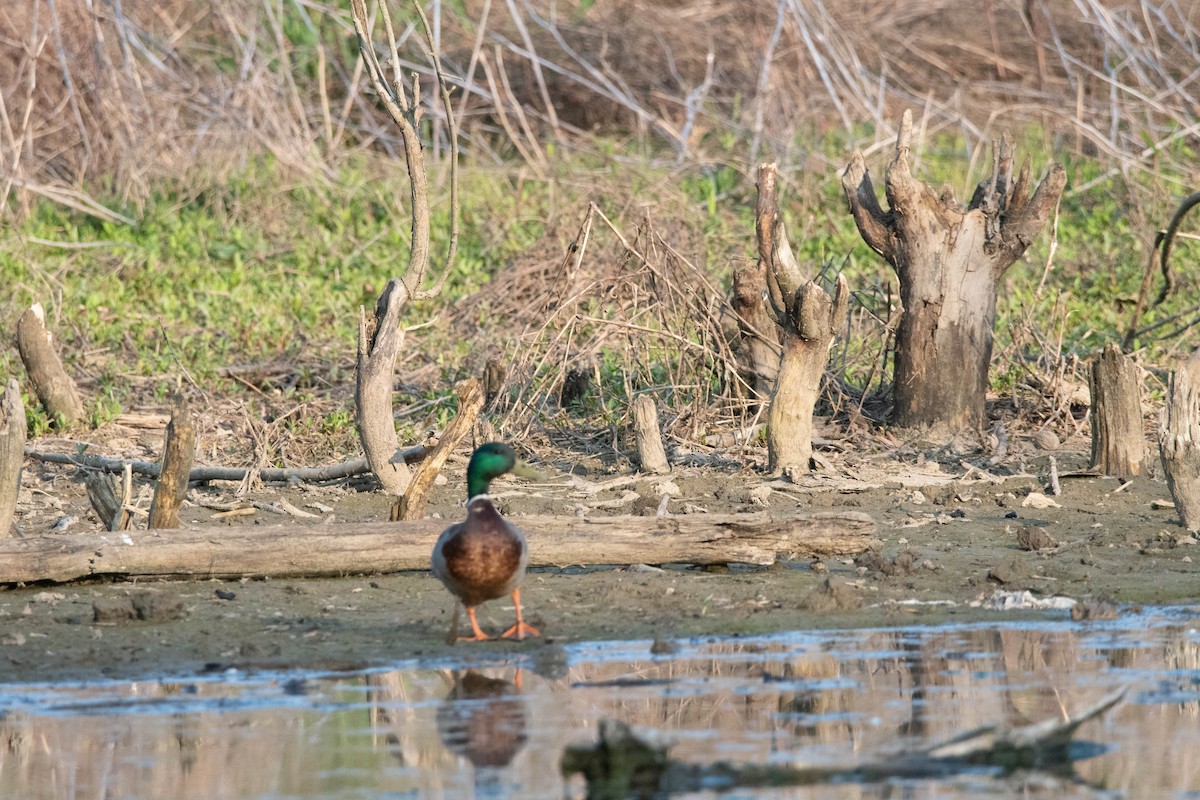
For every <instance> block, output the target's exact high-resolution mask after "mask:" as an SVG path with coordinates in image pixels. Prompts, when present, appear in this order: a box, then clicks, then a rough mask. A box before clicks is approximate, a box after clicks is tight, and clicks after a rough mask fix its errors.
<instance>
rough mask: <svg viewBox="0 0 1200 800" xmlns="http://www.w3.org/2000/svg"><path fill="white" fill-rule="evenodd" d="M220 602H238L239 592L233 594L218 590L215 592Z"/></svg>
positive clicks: (225, 590)
mask: <svg viewBox="0 0 1200 800" xmlns="http://www.w3.org/2000/svg"><path fill="white" fill-rule="evenodd" d="M213 594H215V595H216V596H217V599H218V600H237V592H231V591H229V590H228V589H217V590H216V591H214V592H213Z"/></svg>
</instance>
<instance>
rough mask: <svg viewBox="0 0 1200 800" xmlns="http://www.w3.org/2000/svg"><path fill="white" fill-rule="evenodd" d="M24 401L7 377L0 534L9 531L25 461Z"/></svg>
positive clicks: (1, 427) (0, 403) (0, 409)
mask: <svg viewBox="0 0 1200 800" xmlns="http://www.w3.org/2000/svg"><path fill="white" fill-rule="evenodd" d="M25 426H26V422H25V405H24V404H23V403H22V402H21V387H20V386H19V385H18V384H17V382H16V380H14V379H13V378H9V379H8V385H7V386H6V387H5V388H4V396H3V397H2V398H0V538H4V537H5V536H10V535H11V534H12V523H13V518H14V517H15V516H16V513H17V497H18V495H19V494H20V492H21V466H22V464H24V462H25Z"/></svg>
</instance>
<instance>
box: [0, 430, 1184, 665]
mask: <svg viewBox="0 0 1200 800" xmlns="http://www.w3.org/2000/svg"><path fill="white" fill-rule="evenodd" d="M1085 447H1086V442H1084V441H1081V440H1080V441H1071V442H1068V443H1067V444H1066V445H1064V446H1063V447H1062V448H1061V449H1057V448H1056V449H1055V450H1054V451H1053V452H1048V451H1044V450H1039V449H1037V448H1036V447H1034V446H1033V445H1032V444H1030V445H1028V446H1026V447H1024V449H1021V448H1016V452H1014V453H1012V454H1010V455H1009V456H1007V457H1006V458H1004V459H1001V460H998V461H997V460H994V459H992V460H989V459H988V458H987V457H986V456H985V455H983V454H981V453H978V452H966V453H964V454H962V455H958V454H955V453H954V452H953V451H952V450H951V449H945V448H944V449H942V450H940V451H937V452H932V453H931V456H932V457H927V456H926V454H924V453H922V452H920V451H919V449H909V450H897V451H894V452H891V453H883V454H876V455H873V456H869V457H868V456H856V455H853V454H851V453H850V452H845V453H843V452H838V451H837V450H836V448H835V449H833V450H826V451H824V452H822V454H821V455H822V457H823V458H824V460H825V461H826V464H825V468H824V469H822V470H821V471H819V472H817V473H814V474H813V475H812V476H811V477H808V478H804V479H802V480H800V481H799V482H797V483H792V482H788V481H781V480H770V479H768V478H765V477H764V476H763V475H762V474H759V473H756V472H755V471H753V470H752V469H747V468H746V467H744V466H741V465H739V464H738V463H737V461H736V460H733V459H732V458H725V457H713V456H711V455H710V456H707V457H706V458H707V463H706V464H704V463H699V462H701V461H703V460H704V459H691V460H692V461H694V462H697V465H695V466H688V465H682V466H677V467H676V468H675V470H674V472H673V473H672V474H671V475H669V476H666V477H661V478H649V477H645V476H639V475H637V474H636V473H633V472H631V471H630V470H629V468H628V465H625V466H624V467H622V466H621V465H619V464H606V463H604V462H602V461H600V460H599V459H597V458H595V457H590V456H579V457H577V458H573V457H563V458H556V459H551V460H547V461H544V462H543V463H542V464H541V465H540V467H541V468H542V470H543V472H545V473H546V475H547V479H546V481H545V482H544V483H536V484H530V483H526V482H522V481H518V480H515V479H503V480H501V481H498V482H497V483H496V484H495V485H494V486H493V492H494V494H496V495H497V497H498V498H499V500H498V503H499V505H500V506H501V508H502V510H503V511H504V512H505V513H507V514H508V515H510V516H511V517H513V518H514V519H515V520H516V521H517V523H518V524H519V521H520V515H522V514H564V515H573V514H576V513H580V512H581V511H582V512H583V513H587V514H598V515H601V514H618V513H625V514H630V513H633V514H636V513H650V514H653V513H655V512H656V511H657V509H658V507H659V505H660V503H661V502H662V501H661V498H662V495H664V494H666V495H669V499H668V500H667V501H666V502H667V505H666V509H667V512H668V513H672V514H683V513H694V514H701V513H705V512H737V511H741V510H761V509H762V508H763V507H764V506H765V507H766V508H767V509H769V510H770V511H772V512H777V513H779V514H788V513H792V512H794V511H797V510H828V509H843V508H844V509H854V510H857V511H864V512H867V513H869V514H870V515H871V516H872V517H873V518H874V519H875V521H876V523H877V525H878V535H879V538H880V540H881V541H882V543H883V546H882V550H881V551H879V552H877V553H868V554H864V555H863V556H860V557H858V558H854V559H851V558H829V559H825V560H823V561H821V560H812V559H808V558H801V559H799V560H796V561H788V562H780V563H777V564H776V565H774V566H772V567H749V566H742V565H737V564H733V565H730V566H729V567H727V568H720V569H713V568H708V569H698V568H694V567H690V566H687V565H603V566H589V567H579V566H573V567H564V568H562V569H541V570H536V571H531V573H530V574H529V575H528V577H527V579H526V581H525V584H524V588H523V599H524V606H525V609H526V616H527V620H528V621H529V622H530V623H531V624H533V625H535V626H536V627H538V628H540V629H541V631H542V632H543V636H542V637H540V638H537V639H532V640H527V641H525V642H511V641H500V642H485V643H472V644H458V645H456V646H453V647H451V646H448V645H446V644H445V635H446V632H447V630H448V628H449V625H450V619H451V613H452V610H453V603H452V601H451V598H450V595H449V594H448V593H447V592H446V591H445V589H443V588H442V586H441V585H440V584H439V583H438V582H437V581H436V580H435V579H433V578H432V577H431V576H430V575H429V573H428V572H420V573H403V574H388V575H363V576H357V577H347V578H343V579H337V580H324V579H323V580H304V579H289V580H261V579H243V580H242V581H240V582H239V581H220V582H218V581H192V582H164V583H145V582H139V583H131V582H116V583H114V582H103V583H102V582H92V583H83V584H74V585H41V586H27V587H7V588H5V589H4V590H3V591H0V679H2V680H5V681H52V680H89V679H102V678H138V677H161V676H167V675H189V674H192V675H194V674H197V673H204V672H212V671H224V670H228V669H231V668H237V669H242V670H255V669H276V668H292V667H308V668H314V669H348V668H359V667H366V666H370V665H379V664H384V663H387V662H392V661H396V660H401V659H411V658H437V659H463V660H470V659H472V658H477V657H480V656H484V657H496V656H501V655H504V654H517V653H520V654H521V655H522V656H525V657H527V658H529V659H530V663H531V665H532V666H533V668H535V669H545V670H547V671H550V672H553V671H554V670H555V669H557V668H558V667H559V666H560V665H561V663H562V660H563V658H564V651H563V649H562V647H561V645H562V644H564V643H570V642H575V641H582V640H605V639H611V640H617V639H622V640H627V639H651V638H657V639H660V640H662V642H663V646H665V647H669V646H670V640H671V639H674V638H677V637H693V636H704V635H737V634H761V633H767V632H771V631H779V630H794V629H808V628H833V627H837V628H844V627H855V626H863V627H876V626H891V625H908V624H931V623H936V622H947V621H949V622H955V621H962V622H966V621H971V620H979V619H989V620H995V619H999V618H1000V616H1001V615H1014V614H1024V615H1036V616H1046V615H1050V616H1054V617H1057V618H1065V617H1066V616H1067V615H1068V614H1074V615H1075V616H1076V617H1077V618H1083V619H1088V618H1104V617H1106V616H1111V615H1113V614H1118V613H1120V611H1121V609H1122V608H1123V607H1128V606H1130V605H1136V604H1186V603H1194V602H1197V600H1198V599H1200V564H1197V563H1196V561H1195V560H1194V558H1193V555H1192V554H1193V553H1200V551H1198V548H1196V547H1195V538H1194V537H1192V536H1190V535H1189V534H1188V533H1187V532H1186V531H1185V530H1184V529H1183V528H1182V527H1181V526H1180V525H1179V523H1178V520H1177V518H1176V517H1175V514H1174V511H1173V509H1172V508H1171V507H1170V506H1169V504H1168V503H1167V501H1169V500H1170V495H1169V493H1168V490H1167V486H1166V483H1165V482H1164V480H1163V479H1162V476H1161V469H1159V468H1157V465H1154V464H1152V467H1151V471H1152V474H1151V475H1150V476H1148V477H1140V478H1137V479H1134V480H1132V481H1130V482H1128V483H1123V482H1121V481H1119V480H1117V479H1115V478H1103V477H1098V476H1094V475H1087V474H1079V471H1081V470H1082V468H1083V467H1084V466H1085V465H1086V463H1087V458H1086V452H1084V450H1085ZM1051 457H1053V458H1054V459H1055V462H1056V467H1057V471H1058V473H1059V475H1060V476H1061V477H1060V480H1059V483H1060V485H1061V494H1059V495H1057V496H1049V494H1048V493H1047V492H1048V489H1047V487H1048V482H1049V474H1050V472H1049V471H1050V463H1051V462H1050V459H1051ZM682 460H684V461H686V460H688V459H682ZM464 468H465V460H464V459H462V458H459V457H455V458H454V459H452V460H451V462H450V463H449V464H448V466H447V468H446V470H445V472H444V477H445V479H444V480H442V479H441V478H439V485H438V486H436V487H435V490H434V494H433V496H432V498H431V502H430V506H429V509H428V511H429V513H430V514H431V515H435V516H438V515H440V517H441V518H444V519H446V520H447V521H450V520H452V519H456V518H458V517H459V516H460V515H461V514H462V513H463V502H462V495H463V491H462V485H463V472H464ZM24 487H25V488H23V490H22V495H21V503H20V506H19V509H18V527H19V529H20V530H21V531H23V532H24V533H25V534H26V535H28V534H30V533H41V532H46V531H47V530H50V531H51V532H52V531H53V530H54V529H53V528H52V526H55V525H57V526H59V527H58V528H57V529H58V530H62V529H69V530H70V531H71V532H72V533H79V532H80V531H84V530H88V529H94V530H99V527H98V523H97V522H96V517H95V515H94V514H93V513H92V511H91V509H90V507H89V505H88V502H87V499H86V496H85V494H84V490H83V486H82V480H81V475H80V474H79V472H78V471H76V470H75V469H74V468H71V467H60V466H53V465H45V464H35V463H32V462H30V463H27V465H26V470H25V480H24ZM237 488H238V487H236V486H234V485H230V484H225V485H215V484H214V485H211V486H202V487H196V488H193V490H192V492H191V495H190V499H191V503H190V505H189V507H188V508H187V509H185V514H184V521H185V524H186V525H188V526H189V527H190V526H203V527H207V528H211V529H212V531H213V535H214V536H219V535H220V531H221V530H222V528H224V527H226V526H234V525H239V526H240V525H260V524H278V523H279V522H285V521H287V519H286V517H279V516H276V515H274V514H272V513H270V512H269V511H267V510H264V509H263V508H262V507H259V508H255V510H254V511H252V512H242V514H240V515H222V514H223V512H221V511H219V510H216V509H217V508H229V507H231V506H236V507H243V508H253V507H254V506H253V505H252V504H253V502H254V501H258V502H259V503H260V506H266V505H267V504H270V503H277V502H279V501H283V500H286V501H288V502H289V503H290V504H291V505H292V507H293V508H295V509H300V510H302V511H304V512H305V513H310V514H315V515H317V516H318V517H320V518H325V519H328V518H330V517H332V518H333V519H335V520H336V521H339V522H348V521H353V520H380V519H386V516H387V507H388V502H387V500H386V499H385V498H384V497H383V496H382V495H381V494H379V493H377V492H374V491H371V490H370V489H371V487H370V482H369V481H368V480H366V479H363V480H349V481H341V482H337V483H335V484H331V485H324V486H295V485H293V486H279V487H272V486H267V487H262V488H260V489H258V490H256V491H254V492H252V493H250V494H243V495H240V496H239V495H238V494H237ZM144 491H145V487H144ZM147 496H148V495H145V494H143V500H145V499H146V497H147ZM307 521H309V522H311V521H313V520H307ZM143 524H144V523H143ZM1025 591H1028V592H1029V593H1030V594H1029V595H1022V594H1020V593H1022V592H1025ZM997 592H1010V593H1015V594H997ZM1004 598H1008V600H1009V602H1012V601H1013V600H1014V599H1024V600H1025V601H1026V603H1028V602H1029V601H1030V600H1032V601H1035V602H1036V601H1041V602H1047V601H1049V602H1051V604H1053V605H1058V606H1060V607H1059V608H1054V609H1049V610H1045V609H1043V610H996V609H993V608H989V607H988V604H989V602H997V601H999V600H1003V599H1004ZM1055 598H1070V599H1071V600H1075V601H1080V602H1079V604H1078V605H1077V606H1076V607H1075V608H1074V609H1073V610H1070V611H1068V610H1066V609H1065V608H1063V607H1061V606H1062V605H1063V601H1062V600H1055ZM512 614H513V612H512V608H511V603H510V602H508V601H506V600H497V601H493V602H491V603H488V604H485V605H484V606H483V607H482V608H481V610H480V622H481V624H482V625H483V627H484V628H485V629H486V630H489V631H492V632H499V631H501V630H503V629H504V628H506V627H508V625H510V624H511V622H512ZM1008 618H1011V617H1008Z"/></svg>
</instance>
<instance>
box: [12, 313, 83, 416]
mask: <svg viewBox="0 0 1200 800" xmlns="http://www.w3.org/2000/svg"><path fill="white" fill-rule="evenodd" d="M17 350H18V351H20V353H21V361H22V363H24V364H25V371H26V372H28V373H29V380H30V382H31V383H32V384H33V391H34V392H35V393H36V394H37V396H38V400H40V401H41V403H42V407H43V408H45V409H46V414H47V416H49V417H50V419H52V420H54V421H56V422H58V423H61V424H62V425H64V426H67V427H69V426H71V425H74V424H75V423H76V422H78V421H79V420H81V419H83V413H84V410H83V400H81V399H80V397H79V390H78V389H77V388H76V387H75V381H74V380H73V379H72V378H71V376H70V375H68V374H67V371H66V369H64V368H63V363H62V359H61V358H59V356H58V350H57V349H56V348H55V347H54V340H53V337H52V336H51V335H50V331H49V330H47V329H46V312H45V311H44V310H43V309H42V304H41V303H34V304H33V305H32V306H30V307H29V309H28V310H27V311H26V312H25V313H24V314H22V315H21V319H20V320H18V321H17Z"/></svg>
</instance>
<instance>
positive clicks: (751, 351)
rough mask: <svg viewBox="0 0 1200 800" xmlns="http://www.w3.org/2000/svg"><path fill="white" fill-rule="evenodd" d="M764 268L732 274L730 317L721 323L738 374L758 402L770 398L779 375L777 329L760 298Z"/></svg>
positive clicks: (757, 264) (754, 266)
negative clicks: (733, 356)
mask: <svg viewBox="0 0 1200 800" xmlns="http://www.w3.org/2000/svg"><path fill="white" fill-rule="evenodd" d="M766 282H767V271H766V265H765V264H763V263H762V262H761V261H758V262H755V264H754V265H753V266H745V267H739V268H737V269H736V270H734V272H733V297H732V298H730V302H729V305H730V307H731V308H732V310H733V312H734V313H733V314H732V315H731V316H732V318H731V319H729V320H728V321H726V320H722V324H723V325H724V326H725V327H726V328H727V330H726V331H725V336H726V338H727V339H728V341H729V346H730V349H731V350H733V353H734V355H735V356H736V358H737V364H738V375H739V376H740V378H741V380H742V382H743V383H745V384H746V386H748V387H749V388H750V391H751V392H752V395H751V396H752V397H753V398H754V399H756V400H758V401H760V402H762V401H765V400H766V399H767V398H768V397H770V395H771V388H772V387H773V386H774V385H775V376H776V375H777V374H778V373H779V353H780V349H779V327H778V326H777V325H776V324H775V320H774V318H773V317H772V315H771V312H770V310H769V309H768V308H767V304H766V301H765V300H764V299H763V287H764V286H766Z"/></svg>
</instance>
